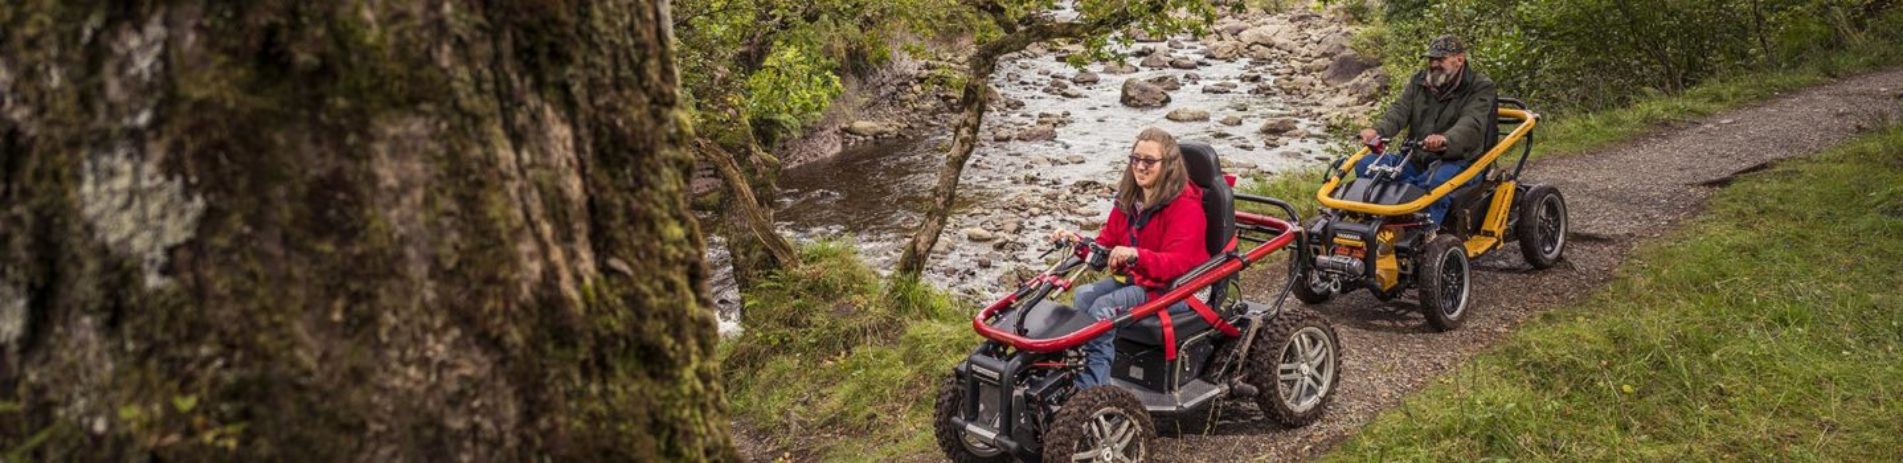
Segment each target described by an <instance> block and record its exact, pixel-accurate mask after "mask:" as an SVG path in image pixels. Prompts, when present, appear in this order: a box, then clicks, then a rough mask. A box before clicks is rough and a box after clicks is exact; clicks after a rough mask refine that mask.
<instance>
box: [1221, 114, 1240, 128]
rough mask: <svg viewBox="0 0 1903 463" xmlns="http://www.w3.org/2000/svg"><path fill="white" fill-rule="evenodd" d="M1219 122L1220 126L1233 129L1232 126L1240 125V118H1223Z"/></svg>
mask: <svg viewBox="0 0 1903 463" xmlns="http://www.w3.org/2000/svg"><path fill="white" fill-rule="evenodd" d="M1219 122H1221V123H1222V125H1227V126H1230V127H1234V126H1238V125H1242V118H1240V117H1236V116H1223V118H1222V120H1221V121H1219Z"/></svg>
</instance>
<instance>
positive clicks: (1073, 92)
mask: <svg viewBox="0 0 1903 463" xmlns="http://www.w3.org/2000/svg"><path fill="white" fill-rule="evenodd" d="M1057 95H1058V96H1062V97H1064V98H1083V97H1085V96H1088V95H1087V94H1085V93H1084V91H1083V90H1078V89H1076V88H1075V87H1065V88H1064V89H1063V90H1058V91H1057Z"/></svg>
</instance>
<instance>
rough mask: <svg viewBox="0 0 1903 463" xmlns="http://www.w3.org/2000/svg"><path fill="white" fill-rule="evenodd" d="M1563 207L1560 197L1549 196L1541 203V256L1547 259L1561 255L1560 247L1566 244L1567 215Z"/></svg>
mask: <svg viewBox="0 0 1903 463" xmlns="http://www.w3.org/2000/svg"><path fill="white" fill-rule="evenodd" d="M1561 207H1563V206H1560V203H1559V197H1558V196H1547V197H1546V200H1545V201H1541V202H1540V214H1539V221H1540V222H1539V226H1540V254H1541V255H1544V256H1546V257H1553V256H1555V255H1557V254H1559V249H1560V246H1561V245H1563V244H1565V242H1566V233H1565V228H1566V227H1565V225H1566V214H1565V213H1564V212H1563V211H1561V209H1560V208H1561Z"/></svg>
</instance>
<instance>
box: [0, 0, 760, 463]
mask: <svg viewBox="0 0 1903 463" xmlns="http://www.w3.org/2000/svg"><path fill="white" fill-rule="evenodd" d="M666 9H667V4H666V2H665V1H661V2H654V1H648V0H600V1H597V0H549V1H535V2H511V1H495V2H454V1H447V0H438V1H431V0H398V1H384V2H300V1H289V0H258V1H248V2H216V1H205V0H197V1H193V0H184V1H171V2H140V1H123V2H93V1H62V0H17V1H10V2H8V3H7V5H6V6H5V7H0V450H26V456H28V457H30V458H32V459H35V460H49V461H99V460H134V459H146V458H156V459H159V460H183V461H206V460H211V461H232V460H240V461H243V460H252V461H257V460H262V461H280V460H293V461H297V460H317V461H472V460H473V461H530V460H536V459H540V458H544V457H546V458H549V459H553V460H560V461H569V460H617V461H677V460H690V461H691V460H731V459H733V458H734V452H733V450H732V448H731V445H730V443H729V440H728V438H727V434H726V419H725V417H724V412H723V408H724V406H723V405H722V403H721V402H720V400H721V399H720V387H719V378H718V369H717V368H716V366H715V364H714V363H713V350H714V342H715V338H716V334H715V328H714V321H713V314H712V312H711V310H710V306H711V304H710V302H709V300H708V298H707V296H706V285H705V279H706V275H705V273H706V271H705V267H704V264H703V263H702V260H701V259H702V253H703V247H704V246H703V243H702V242H701V241H700V238H699V236H700V233H699V232H698V230H697V225H696V224H695V223H694V221H693V219H692V217H691V216H690V215H689V214H688V213H687V205H686V195H687V183H686V176H685V173H686V171H687V169H689V168H690V166H691V164H692V162H693V157H692V155H691V154H690V153H689V152H688V151H686V150H685V149H683V148H682V146H681V145H682V144H683V142H684V140H685V138H684V137H686V136H687V135H685V131H686V130H685V129H686V128H685V127H684V126H683V125H684V124H683V122H682V121H683V116H682V114H681V112H680V110H679V109H678V105H679V104H680V103H679V102H677V101H676V99H677V95H676V86H677V85H678V83H677V79H676V76H675V71H674V69H673V65H672V64H671V60H672V58H671V56H670V51H669V50H668V48H667V45H668V44H669V42H670V40H669V37H668V32H667V30H666V28H667V24H668V20H667V12H666Z"/></svg>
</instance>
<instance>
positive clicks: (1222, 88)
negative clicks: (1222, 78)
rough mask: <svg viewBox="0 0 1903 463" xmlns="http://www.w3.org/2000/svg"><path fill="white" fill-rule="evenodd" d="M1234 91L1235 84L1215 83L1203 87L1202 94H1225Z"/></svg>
mask: <svg viewBox="0 0 1903 463" xmlns="http://www.w3.org/2000/svg"><path fill="white" fill-rule="evenodd" d="M1234 91H1236V83H1235V82H1217V83H1213V84H1209V85H1204V86H1203V93H1212V94H1218V95H1221V94H1227V93H1230V92H1234Z"/></svg>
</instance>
